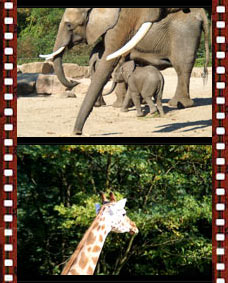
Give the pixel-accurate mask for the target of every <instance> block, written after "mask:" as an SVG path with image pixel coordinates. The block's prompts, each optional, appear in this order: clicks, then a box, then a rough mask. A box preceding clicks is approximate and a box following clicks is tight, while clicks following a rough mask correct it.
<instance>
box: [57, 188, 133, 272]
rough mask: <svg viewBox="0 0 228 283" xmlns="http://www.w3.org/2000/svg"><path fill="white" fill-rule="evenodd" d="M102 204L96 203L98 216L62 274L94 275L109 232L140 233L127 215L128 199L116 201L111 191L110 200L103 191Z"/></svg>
mask: <svg viewBox="0 0 228 283" xmlns="http://www.w3.org/2000/svg"><path fill="white" fill-rule="evenodd" d="M101 197H102V203H103V204H102V206H101V205H100V204H96V214H97V216H96V218H95V219H94V221H93V222H92V224H91V226H90V227H89V229H88V230H87V231H86V233H85V234H84V236H83V238H82V240H81V242H80V243H79V245H78V246H77V248H76V250H75V252H74V253H73V255H72V256H71V258H70V259H69V261H68V263H67V264H66V266H65V267H64V269H63V271H62V273H61V275H93V273H94V270H95V268H96V265H97V262H98V259H99V256H100V253H101V250H102V248H103V245H104V243H105V240H106V238H107V236H108V234H109V232H111V231H112V232H115V233H125V232H129V233H130V234H132V235H134V234H137V233H138V228H137V227H136V225H135V223H134V222H133V221H131V220H130V219H129V218H128V217H127V216H126V210H125V209H124V207H125V204H126V201H127V199H126V198H125V199H122V200H119V201H116V199H115V196H114V194H113V193H112V192H111V193H110V201H108V199H107V198H106V196H105V194H104V193H101Z"/></svg>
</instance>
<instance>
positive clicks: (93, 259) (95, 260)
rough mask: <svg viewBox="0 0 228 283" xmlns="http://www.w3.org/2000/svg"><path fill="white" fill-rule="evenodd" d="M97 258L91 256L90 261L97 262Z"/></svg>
mask: <svg viewBox="0 0 228 283" xmlns="http://www.w3.org/2000/svg"><path fill="white" fill-rule="evenodd" d="M97 260H98V258H97V257H92V261H93V263H94V264H95V265H96V264H97Z"/></svg>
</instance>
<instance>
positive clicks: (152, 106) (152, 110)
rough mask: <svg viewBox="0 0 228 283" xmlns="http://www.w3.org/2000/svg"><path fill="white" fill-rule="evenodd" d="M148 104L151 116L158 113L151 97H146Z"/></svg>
mask: <svg viewBox="0 0 228 283" xmlns="http://www.w3.org/2000/svg"><path fill="white" fill-rule="evenodd" d="M144 99H145V101H146V103H147V104H148V105H149V107H150V114H154V113H156V112H157V107H156V106H155V105H154V102H153V100H152V98H151V97H144Z"/></svg>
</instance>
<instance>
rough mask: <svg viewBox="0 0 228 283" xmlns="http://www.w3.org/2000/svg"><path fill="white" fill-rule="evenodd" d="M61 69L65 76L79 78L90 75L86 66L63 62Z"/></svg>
mask: <svg viewBox="0 0 228 283" xmlns="http://www.w3.org/2000/svg"><path fill="white" fill-rule="evenodd" d="M63 69H64V73H65V75H66V77H71V78H77V79H81V78H88V77H89V76H90V74H89V67H86V66H79V65H77V64H71V63H64V64H63Z"/></svg>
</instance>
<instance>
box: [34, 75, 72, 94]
mask: <svg viewBox="0 0 228 283" xmlns="http://www.w3.org/2000/svg"><path fill="white" fill-rule="evenodd" d="M67 79H68V80H71V78H67ZM66 91H67V88H66V87H65V86H64V85H62V84H61V82H60V81H59V80H58V78H57V76H56V75H53V74H51V75H44V74H39V76H38V78H37V81H36V93H37V94H48V95H50V94H55V93H64V92H66Z"/></svg>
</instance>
